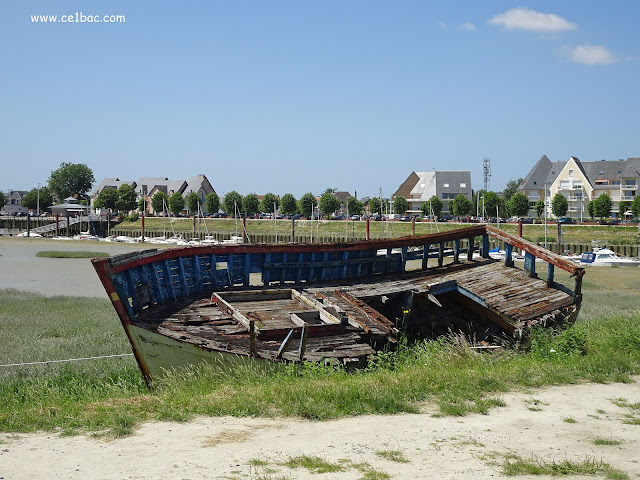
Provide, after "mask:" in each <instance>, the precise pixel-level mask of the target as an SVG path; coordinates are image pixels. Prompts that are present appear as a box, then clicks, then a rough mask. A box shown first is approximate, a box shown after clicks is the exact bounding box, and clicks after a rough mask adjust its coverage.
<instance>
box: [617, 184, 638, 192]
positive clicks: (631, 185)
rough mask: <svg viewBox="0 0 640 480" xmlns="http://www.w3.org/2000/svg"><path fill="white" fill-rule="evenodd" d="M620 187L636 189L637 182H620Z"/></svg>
mask: <svg viewBox="0 0 640 480" xmlns="http://www.w3.org/2000/svg"><path fill="white" fill-rule="evenodd" d="M620 188H622V190H637V188H638V184H636V183H628V184H622V185H620Z"/></svg>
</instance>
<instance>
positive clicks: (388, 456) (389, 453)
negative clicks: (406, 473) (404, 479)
mask: <svg viewBox="0 0 640 480" xmlns="http://www.w3.org/2000/svg"><path fill="white" fill-rule="evenodd" d="M376 455H377V456H379V457H380V458H384V459H385V460H389V461H392V462H398V463H409V459H408V458H406V457H405V456H404V454H403V453H402V452H401V451H400V450H378V451H377V452H376Z"/></svg>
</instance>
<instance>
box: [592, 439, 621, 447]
mask: <svg viewBox="0 0 640 480" xmlns="http://www.w3.org/2000/svg"><path fill="white" fill-rule="evenodd" d="M621 443H622V442H621V441H620V440H612V439H610V438H600V437H598V438H594V439H593V444H594V445H605V446H615V445H620V444H621Z"/></svg>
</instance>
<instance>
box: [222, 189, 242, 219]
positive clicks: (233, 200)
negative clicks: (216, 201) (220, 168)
mask: <svg viewBox="0 0 640 480" xmlns="http://www.w3.org/2000/svg"><path fill="white" fill-rule="evenodd" d="M236 206H237V208H238V210H239V211H242V195H240V194H239V193H238V192H236V191H235V190H231V191H230V192H229V193H227V194H226V195H225V196H224V201H223V202H222V209H223V210H224V211H225V212H227V215H232V216H234V217H235V216H236V214H237V212H236Z"/></svg>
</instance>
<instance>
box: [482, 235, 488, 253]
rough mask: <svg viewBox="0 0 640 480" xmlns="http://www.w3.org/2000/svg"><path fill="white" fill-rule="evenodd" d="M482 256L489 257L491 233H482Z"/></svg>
mask: <svg viewBox="0 0 640 480" xmlns="http://www.w3.org/2000/svg"><path fill="white" fill-rule="evenodd" d="M482 258H489V235H487V234H486V233H483V234H482Z"/></svg>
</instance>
